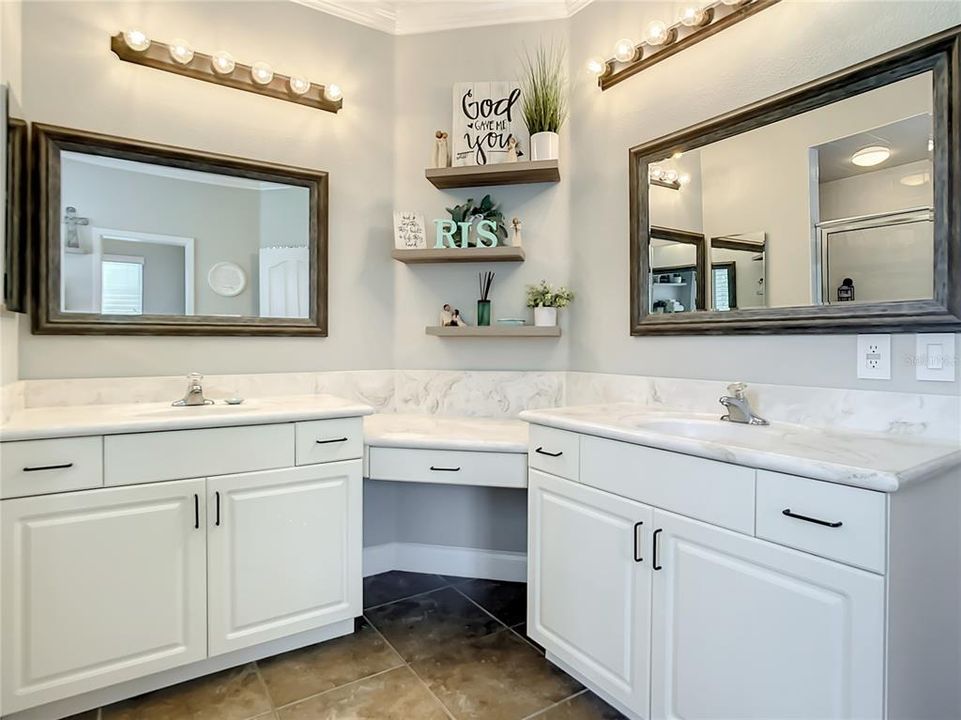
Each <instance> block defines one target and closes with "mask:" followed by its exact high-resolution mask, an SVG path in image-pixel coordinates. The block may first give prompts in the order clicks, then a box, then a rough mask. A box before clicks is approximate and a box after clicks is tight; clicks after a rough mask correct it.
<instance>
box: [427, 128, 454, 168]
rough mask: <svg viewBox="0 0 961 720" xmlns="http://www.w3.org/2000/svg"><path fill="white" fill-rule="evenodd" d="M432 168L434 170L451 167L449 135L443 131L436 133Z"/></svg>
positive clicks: (431, 161) (431, 162) (431, 160)
mask: <svg viewBox="0 0 961 720" xmlns="http://www.w3.org/2000/svg"><path fill="white" fill-rule="evenodd" d="M430 166H431V167H434V168H445V167H450V148H449V147H448V145H447V133H445V132H444V131H443V130H438V131H437V132H435V133H434V151H433V153H432V154H431V159H430Z"/></svg>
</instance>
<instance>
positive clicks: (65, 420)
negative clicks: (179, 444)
mask: <svg viewBox="0 0 961 720" xmlns="http://www.w3.org/2000/svg"><path fill="white" fill-rule="evenodd" d="M372 412H373V408H371V407H370V406H368V405H364V404H362V403H356V402H350V401H348V400H343V399H341V398H338V397H334V396H333V395H290V396H285V397H274V398H257V399H255V400H247V401H246V402H244V403H243V404H241V405H227V404H225V403H224V402H223V401H222V400H218V401H217V403H216V404H214V405H204V406H197V407H172V406H171V405H170V403H169V402H163V403H156V402H152V403H125V404H122V405H75V406H67V407H40V408H26V409H24V410H19V411H16V412H14V413H13V415H12V416H11V417H10V419H9V420H8V421H7V422H5V423H3V424H2V425H0V441H4V442H5V441H8V440H36V439H40V438H58V437H77V436H80V435H116V434H120V433H135V432H154V431H158V430H187V429H196V428H206V427H224V426H231V425H266V424H269V423H281V422H295V421H299V420H324V419H328V418H341V417H358V416H361V415H369V414H371V413H372Z"/></svg>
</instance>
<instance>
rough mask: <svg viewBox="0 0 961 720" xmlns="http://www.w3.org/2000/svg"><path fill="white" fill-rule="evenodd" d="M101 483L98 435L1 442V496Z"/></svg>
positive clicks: (101, 457) (101, 456)
mask: <svg viewBox="0 0 961 720" xmlns="http://www.w3.org/2000/svg"><path fill="white" fill-rule="evenodd" d="M101 485H103V444H102V440H101V438H100V437H78V438H57V439H55V440H24V441H22V442H7V443H3V444H2V445H0V498H14V497H26V496H28V495H46V494H49V493H57V492H68V491H70V490H83V489H86V488H94V487H100V486H101Z"/></svg>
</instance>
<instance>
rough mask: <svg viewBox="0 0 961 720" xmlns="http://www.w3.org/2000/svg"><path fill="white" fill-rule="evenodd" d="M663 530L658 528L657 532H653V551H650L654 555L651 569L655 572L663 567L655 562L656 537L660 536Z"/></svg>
mask: <svg viewBox="0 0 961 720" xmlns="http://www.w3.org/2000/svg"><path fill="white" fill-rule="evenodd" d="M663 529H664V528H658V529H657V530H655V531H654V549H653V551H652V554H653V555H654V565H653V567H654V569H655V570H660V569H661V568H662V567H663V566H662V565H659V564H658V562H657V536H658V535H660V534H661V530H663Z"/></svg>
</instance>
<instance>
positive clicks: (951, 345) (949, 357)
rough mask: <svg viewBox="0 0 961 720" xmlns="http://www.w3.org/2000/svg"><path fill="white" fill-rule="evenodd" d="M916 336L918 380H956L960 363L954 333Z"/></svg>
mask: <svg viewBox="0 0 961 720" xmlns="http://www.w3.org/2000/svg"><path fill="white" fill-rule="evenodd" d="M915 338H916V339H917V348H916V350H915V353H914V368H915V375H916V377H917V378H918V380H935V381H940V382H954V379H955V377H956V375H957V365H958V362H957V360H958V356H957V354H956V353H955V341H954V335H953V334H952V333H925V334H923V335H915Z"/></svg>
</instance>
